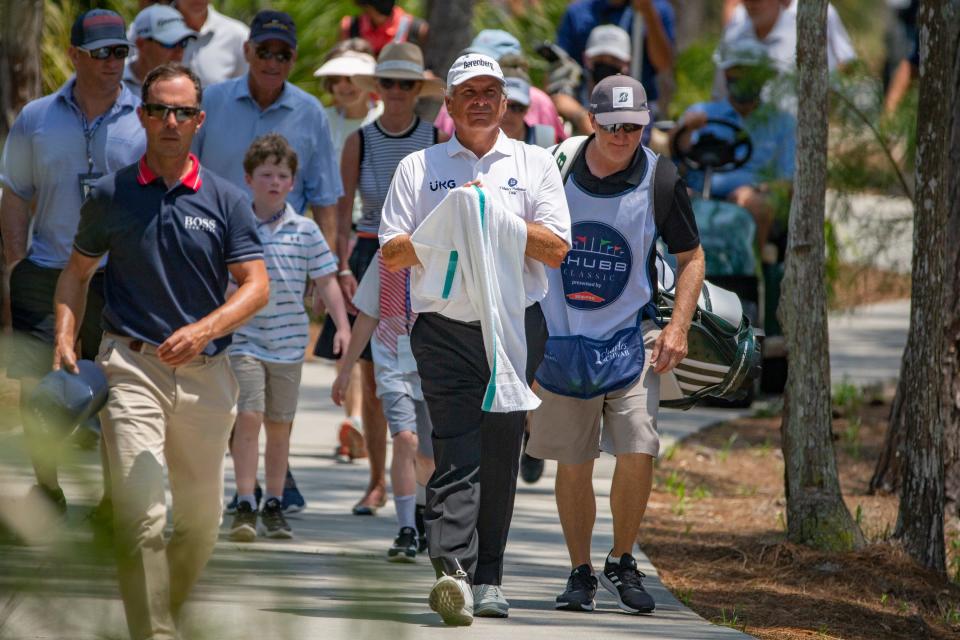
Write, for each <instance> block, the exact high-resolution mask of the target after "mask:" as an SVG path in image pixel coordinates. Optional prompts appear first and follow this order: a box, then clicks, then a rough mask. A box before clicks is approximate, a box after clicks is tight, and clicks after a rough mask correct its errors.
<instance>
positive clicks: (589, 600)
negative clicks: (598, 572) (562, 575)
mask: <svg viewBox="0 0 960 640" xmlns="http://www.w3.org/2000/svg"><path fill="white" fill-rule="evenodd" d="M596 595H597V577H596V576H595V575H593V567H591V566H590V565H589V564H582V565H580V566H579V567H577V568H576V569H574V570H573V571H571V572H570V577H569V578H567V588H566V590H565V591H564V592H563V593H561V594H560V595H558V596H557V605H556V607H557V609H564V610H566V611H593V609H594V607H595V606H596V601H595V600H594V598H595V597H596Z"/></svg>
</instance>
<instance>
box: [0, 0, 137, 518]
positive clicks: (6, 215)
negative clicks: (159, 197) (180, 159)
mask: <svg viewBox="0 0 960 640" xmlns="http://www.w3.org/2000/svg"><path fill="white" fill-rule="evenodd" d="M124 31H125V27H124V23H123V19H122V18H121V17H120V16H119V15H117V14H116V13H114V12H113V11H106V10H103V9H94V10H92V11H87V12H86V13H83V14H81V15H79V16H78V17H77V19H76V21H75V22H74V23H73V28H72V29H71V31H70V48H69V49H68V55H69V57H70V61H71V63H72V64H73V66H74V69H75V70H76V75H74V76H73V77H72V78H70V79H69V80H67V82H66V83H65V84H64V85H63V86H62V87H60V89H58V90H57V91H56V92H55V93H53V94H51V95H48V96H45V97H43V98H40V99H38V100H34V101H32V102H30V103H29V104H27V105H26V106H25V107H24V108H23V110H22V111H21V112H20V114H19V115H18V116H17V118H16V120H15V121H14V123H13V126H12V128H11V130H10V134H9V136H8V137H7V140H6V145H5V146H4V149H3V158H2V160H0V185H2V187H3V198H2V201H0V235H2V237H3V245H4V259H5V260H4V261H5V265H4V266H5V270H4V271H5V277H6V278H7V285H8V286H7V287H4V290H5V291H7V292H9V293H8V294H7V295H6V296H5V299H4V300H3V315H4V322H2V323H0V324H3V325H6V326H10V325H11V324H12V326H13V330H14V336H15V338H14V339H13V340H12V341H10V343H9V347H8V348H7V349H5V350H4V351H5V352H4V356H6V358H5V359H6V360H7V362H6V365H7V375H9V376H10V377H12V378H18V379H19V380H20V383H21V387H20V389H21V394H22V397H23V398H27V397H28V396H29V394H30V392H31V391H32V389H33V388H34V386H35V385H36V384H37V382H38V381H39V380H40V378H42V377H43V376H44V375H45V374H46V373H47V372H48V371H50V363H51V362H52V353H53V351H52V349H53V347H52V345H53V318H54V308H53V293H54V289H55V287H56V282H57V278H58V276H59V275H60V271H61V270H62V269H63V267H64V266H65V265H66V263H67V259H68V258H69V256H70V247H71V245H72V243H73V235H74V233H75V232H76V230H77V223H78V221H79V220H80V205H81V204H82V203H83V200H84V198H85V196H86V193H87V191H88V189H89V186H90V184H92V182H93V181H94V180H96V178H98V177H99V176H102V175H104V174H105V173H109V172H111V171H116V170H117V169H120V168H121V167H124V166H126V165H128V164H130V163H132V162H135V161H136V159H137V158H138V157H140V155H141V154H142V153H143V149H144V135H143V129H142V128H141V127H140V123H139V121H138V120H137V114H136V108H137V105H138V104H140V98H139V97H138V96H136V95H134V94H133V93H131V92H130V91H129V90H128V89H126V88H125V87H124V86H123V85H122V84H121V82H120V78H121V75H122V74H123V62H124V59H125V58H126V57H127V55H128V53H129V50H130V43H129V41H128V40H127V38H126V36H125V34H124ZM31 223H32V225H33V226H32V229H31V228H30V227H31ZM28 238H30V242H29V249H28V248H27V247H28ZM102 308H103V275H102V273H101V272H95V273H94V274H93V275H92V278H91V281H90V288H89V291H88V294H87V298H86V314H85V315H84V317H83V318H82V319H78V331H79V337H80V347H79V351H78V353H79V354H80V355H81V357H83V358H87V359H92V358H93V357H95V356H96V354H97V350H98V349H99V347H100V334H101V330H100V312H101V309H102ZM0 366H2V364H0ZM26 441H27V447H28V451H29V453H30V457H31V459H32V462H33V466H34V472H35V474H36V479H37V485H36V486H35V487H34V488H33V490H32V491H31V495H32V496H33V497H34V498H35V499H36V500H41V501H45V502H47V503H48V504H50V505H51V506H52V507H54V510H55V511H56V512H58V513H60V514H63V513H65V512H66V500H65V498H64V495H63V491H62V490H61V489H60V484H59V481H58V474H57V457H58V456H57V455H56V453H55V452H56V448H55V447H53V446H50V445H49V443H46V442H45V441H44V440H43V439H42V438H41V436H40V435H39V434H37V433H34V432H33V431H32V430H31V429H30V428H29V427H27V430H26ZM104 473H105V474H106V466H104Z"/></svg>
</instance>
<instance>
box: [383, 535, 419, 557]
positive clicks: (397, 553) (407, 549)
mask: <svg viewBox="0 0 960 640" xmlns="http://www.w3.org/2000/svg"><path fill="white" fill-rule="evenodd" d="M416 559H417V530H416V529H414V528H413V527H401V528H400V532H399V533H398V534H397V538H396V540H394V541H393V546H392V547H390V548H389V549H387V560H389V561H390V562H414V561H415V560H416Z"/></svg>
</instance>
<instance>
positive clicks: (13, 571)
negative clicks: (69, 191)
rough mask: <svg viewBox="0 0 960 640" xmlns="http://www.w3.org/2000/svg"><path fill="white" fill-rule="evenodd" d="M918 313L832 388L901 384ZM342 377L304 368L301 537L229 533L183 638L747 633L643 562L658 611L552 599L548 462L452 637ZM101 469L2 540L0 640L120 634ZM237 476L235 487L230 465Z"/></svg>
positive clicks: (665, 430)
mask: <svg viewBox="0 0 960 640" xmlns="http://www.w3.org/2000/svg"><path fill="white" fill-rule="evenodd" d="M908 310H909V305H908V304H906V303H893V304H889V305H877V306H875V307H868V308H864V309H862V310H859V311H858V312H857V313H855V314H852V315H850V314H848V315H846V316H840V317H837V318H832V319H831V325H830V329H831V351H832V354H831V360H832V371H833V379H834V381H839V380H842V379H844V377H846V379H848V380H850V381H852V382H857V383H861V382H870V381H875V380H879V379H886V378H892V377H896V375H897V368H898V366H899V351H898V350H899V349H901V348H902V344H903V343H904V340H905V332H906V326H907V312H908ZM332 375H333V370H332V368H331V367H329V366H327V365H324V364H320V363H310V364H308V365H307V366H306V367H305V370H304V382H303V390H302V393H301V402H300V412H299V414H298V416H297V424H296V427H295V429H294V444H293V451H292V457H291V467H292V468H293V470H294V473H295V474H296V476H297V479H298V482H299V483H300V486H301V488H302V490H303V492H304V494H305V495H306V497H307V499H308V501H309V508H308V510H307V511H306V512H305V513H303V514H301V515H299V516H296V517H293V518H291V519H290V522H291V526H292V527H293V529H294V533H295V535H296V537H295V538H294V540H292V541H288V542H286V541H285V542H267V541H264V540H260V541H258V542H256V543H253V544H245V545H241V544H237V543H233V542H230V541H228V540H226V539H225V538H223V537H221V541H220V542H219V543H218V545H217V549H216V551H215V553H214V557H213V560H212V561H211V564H210V566H209V567H208V569H207V571H206V573H205V575H204V577H203V579H202V581H201V583H200V584H199V585H198V587H197V590H196V594H195V597H194V598H193V601H192V604H191V606H190V608H189V609H188V611H187V615H186V620H185V630H187V633H186V636H185V637H186V638H189V639H191V640H193V639H194V638H196V639H200V640H206V639H208V638H209V639H214V638H216V639H220V638H224V639H230V640H247V639H250V640H254V639H257V640H260V639H270V640H273V639H277V640H284V639H287V638H323V639H328V638H329V639H334V638H348V637H349V638H386V637H390V638H391V640H393V639H395V638H401V637H417V638H420V637H439V636H440V635H442V634H446V636H447V637H449V636H450V634H452V633H455V634H457V635H458V636H462V637H470V638H501V637H504V636H506V634H511V635H516V636H518V637H523V638H524V640H528V639H529V640H535V639H539V638H544V639H545V638H554V637H571V638H572V637H578V638H601V637H602V638H609V637H611V636H613V637H624V638H627V637H630V638H639V639H654V638H657V639H661V638H682V639H686V640H699V639H703V640H712V639H715V638H716V639H725V638H731V639H732V638H748V637H749V636H746V635H744V634H742V633H740V632H738V631H735V630H733V629H729V628H726V627H721V626H716V625H713V624H711V623H709V622H707V621H705V620H703V619H702V618H700V617H699V616H697V615H696V614H695V613H693V612H692V611H690V610H689V609H687V608H686V607H684V606H683V605H682V604H681V603H680V602H678V601H677V600H676V599H675V598H674V597H673V596H672V595H671V594H670V593H669V592H668V591H667V590H666V589H665V588H664V587H663V585H662V584H661V582H660V580H659V578H658V576H657V572H656V569H655V568H654V567H653V566H652V565H651V564H650V562H649V560H648V559H647V558H646V557H645V556H643V555H642V554H639V555H638V560H639V561H640V565H641V569H642V570H643V571H644V572H645V573H646V574H647V576H648V578H647V580H646V581H645V584H646V585H647V587H648V589H649V590H650V592H651V593H652V594H653V596H654V598H655V599H656V601H657V612H656V614H654V615H652V616H642V617H634V616H628V615H624V614H622V613H620V612H619V611H618V610H617V608H616V605H615V603H614V601H613V600H612V598H611V597H610V596H609V595H608V594H606V593H605V592H603V591H602V589H601V592H600V593H599V594H598V605H599V607H598V611H597V612H595V613H593V614H574V613H568V612H557V611H555V610H554V609H553V606H552V604H553V598H554V597H555V596H556V595H557V593H559V592H560V591H561V590H562V588H563V585H564V581H565V579H566V575H567V572H568V571H569V568H568V566H569V565H568V558H567V555H566V549H565V546H564V543H563V536H562V533H561V530H560V525H559V521H558V518H557V513H556V506H555V503H554V500H553V473H554V467H553V465H552V464H549V463H548V465H547V470H546V473H545V475H544V478H543V479H542V480H541V481H540V482H539V483H537V484H536V485H533V486H530V485H523V484H522V483H521V485H520V488H519V491H518V495H517V502H516V508H515V513H514V519H513V526H512V529H511V532H510V540H509V543H508V545H507V566H506V572H505V576H504V585H505V591H506V595H507V597H508V599H509V600H510V601H511V604H512V609H511V613H510V618H509V620H483V619H477V621H476V622H475V623H474V625H473V626H472V627H470V628H468V629H460V630H456V631H454V630H450V629H447V628H444V627H443V626H441V625H440V624H439V619H438V618H437V617H436V616H435V615H434V614H433V613H432V612H431V611H430V610H429V608H428V607H427V604H426V594H427V592H428V590H429V587H430V584H431V582H432V571H431V569H430V567H429V563H428V562H427V561H426V560H425V559H418V561H417V564H415V565H392V564H389V563H387V562H386V561H385V560H384V554H385V551H386V548H387V546H388V544H389V542H390V540H391V539H392V536H393V535H394V533H395V528H396V524H395V520H394V513H393V509H392V506H388V507H385V508H384V509H382V510H380V512H379V514H378V515H377V516H376V517H366V518H364V517H356V516H352V515H350V507H351V505H352V504H353V503H354V502H355V501H356V500H357V499H358V498H359V496H360V494H361V492H362V491H363V488H364V487H365V485H366V466H365V465H362V464H356V465H341V464H337V463H336V462H334V461H333V459H332V457H331V452H332V449H333V444H334V426H335V425H336V424H337V422H338V420H339V416H340V413H339V410H337V409H336V408H335V407H334V406H333V405H332V404H331V402H330V400H329V386H330V382H331V380H332ZM735 415H738V412H731V411H728V410H719V409H700V408H698V409H694V410H691V411H688V412H677V411H665V412H664V413H663V414H662V416H661V420H660V429H661V432H662V438H663V450H666V449H667V447H669V446H670V444H671V443H673V442H676V441H677V440H679V439H682V438H683V437H685V436H686V435H689V434H690V433H694V432H696V431H698V430H700V429H702V428H704V427H705V426H707V425H709V424H712V423H715V422H717V421H719V420H724V419H729V418H731V417H733V416H735ZM24 459H25V458H24V456H23V452H22V442H21V438H20V437H19V436H17V435H7V436H3V437H0V487H2V488H3V490H2V492H3V494H4V496H6V498H4V499H9V496H19V495H22V494H23V493H24V492H25V491H26V489H27V488H28V487H29V485H30V483H31V474H30V472H29V469H28V468H27V467H25V466H24V465H23V464H22V461H23V460H24ZM96 465H97V461H96V457H95V455H93V454H90V453H82V454H80V455H79V456H78V458H77V460H76V464H74V465H73V471H68V472H66V473H64V474H63V475H64V476H65V479H67V482H65V490H66V493H67V496H68V499H70V500H71V504H72V506H71V510H70V514H69V518H70V523H71V525H75V526H71V527H70V528H69V530H68V532H67V533H66V535H65V536H64V538H63V540H62V541H61V542H60V543H59V544H57V545H54V546H52V547H46V548H41V549H37V548H23V547H12V546H0V639H3V640H6V639H10V640H12V639H15V638H16V639H21V638H22V639H26V638H58V639H63V640H87V639H90V640H93V639H95V638H96V639H105V638H111V639H112V638H124V637H125V626H124V622H123V612H122V607H121V605H120V601H119V598H118V597H117V592H116V586H115V582H114V576H113V570H112V568H111V562H110V560H109V558H107V557H104V556H103V554H97V553H96V552H95V550H94V549H93V548H92V547H91V546H90V545H89V543H88V542H87V541H88V539H89V537H90V536H89V533H88V532H87V530H86V529H85V528H84V527H83V525H82V524H80V521H81V519H82V518H83V515H84V513H85V511H86V508H87V506H88V505H89V504H91V503H92V502H93V501H94V500H96V498H97V497H98V495H99V492H98V489H97V487H96V482H95V478H96V475H97V466H96ZM612 472H613V460H612V459H611V458H610V457H608V456H604V457H603V458H601V459H600V461H599V462H598V465H597V473H596V479H595V488H596V492H597V498H598V500H597V501H598V513H597V526H596V533H595V535H594V544H593V548H594V564H595V566H599V565H600V564H601V563H602V559H603V555H604V554H605V553H606V551H607V550H608V549H609V548H610V546H611V544H612V540H611V520H610V513H609V507H608V498H609V486H610V477H611V475H612ZM83 478H86V480H87V482H86V483H84V482H83V481H82V479H83ZM227 480H228V487H231V486H232V484H231V483H232V469H230V465H229V463H228V478H227ZM84 497H85V498H84ZM84 501H86V502H87V504H86V505H85V504H83V503H84ZM731 588H732V589H734V588H735V585H731Z"/></svg>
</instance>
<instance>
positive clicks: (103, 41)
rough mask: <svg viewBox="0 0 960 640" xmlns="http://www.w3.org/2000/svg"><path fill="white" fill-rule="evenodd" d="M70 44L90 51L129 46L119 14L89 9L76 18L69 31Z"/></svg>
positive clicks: (105, 10)
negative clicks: (115, 46)
mask: <svg viewBox="0 0 960 640" xmlns="http://www.w3.org/2000/svg"><path fill="white" fill-rule="evenodd" d="M70 44H72V45H73V46H75V47H79V48H80V49H86V50H87V51H92V50H93V49H99V48H100V47H111V46H114V45H121V44H123V45H127V46H130V41H129V40H127V27H126V25H125V24H124V23H123V18H121V17H120V14H118V13H115V12H113V11H109V10H107V9H91V10H90V11H86V12H84V13H81V14H80V15H79V16H77V19H76V20H74V22H73V27H72V28H71V29H70Z"/></svg>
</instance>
